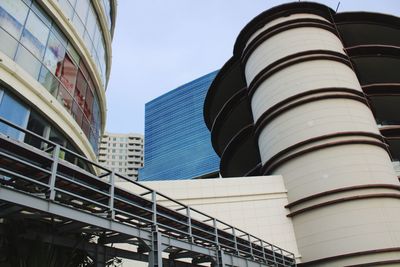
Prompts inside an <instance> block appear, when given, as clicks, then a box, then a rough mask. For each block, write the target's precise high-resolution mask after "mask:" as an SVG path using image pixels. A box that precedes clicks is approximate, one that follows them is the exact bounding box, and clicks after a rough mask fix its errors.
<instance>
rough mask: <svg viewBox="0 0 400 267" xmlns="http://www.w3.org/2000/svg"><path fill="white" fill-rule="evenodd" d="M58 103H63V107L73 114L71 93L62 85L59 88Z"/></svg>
mask: <svg viewBox="0 0 400 267" xmlns="http://www.w3.org/2000/svg"><path fill="white" fill-rule="evenodd" d="M57 100H58V102H60V103H61V105H63V106H64V108H65V109H66V110H68V111H69V112H71V107H72V96H71V95H70V93H69V92H68V91H67V90H66V89H65V88H64V86H62V84H60V87H59V88H58V96H57Z"/></svg>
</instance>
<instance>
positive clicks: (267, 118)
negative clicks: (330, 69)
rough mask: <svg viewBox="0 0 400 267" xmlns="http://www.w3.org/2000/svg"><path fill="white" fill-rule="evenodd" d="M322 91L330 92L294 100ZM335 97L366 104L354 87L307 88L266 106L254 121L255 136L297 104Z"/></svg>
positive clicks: (362, 95)
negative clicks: (307, 89) (268, 106)
mask: <svg viewBox="0 0 400 267" xmlns="http://www.w3.org/2000/svg"><path fill="white" fill-rule="evenodd" d="M322 93H331V94H327V95H319V96H314V97H309V98H306V99H303V100H299V101H297V102H295V101H296V100H298V99H301V98H303V97H306V96H312V95H318V94H322ZM338 93H346V94H338ZM335 98H342V99H343V98H344V99H352V100H356V101H359V102H361V103H363V104H366V105H367V106H368V101H367V99H366V98H365V95H364V93H363V92H362V91H358V90H356V89H350V88H341V87H329V88H319V89H313V90H309V91H306V92H303V93H299V94H296V95H293V96H291V97H288V98H286V99H284V100H282V101H280V102H278V103H276V104H275V105H273V106H272V107H270V108H268V109H267V110H266V111H264V112H263V113H262V114H261V116H260V117H259V118H258V119H257V121H256V122H255V134H256V136H259V134H260V133H261V131H262V129H263V128H264V127H265V126H266V125H268V123H270V122H271V121H272V120H273V119H275V118H276V117H278V116H279V115H281V114H283V113H285V112H287V111H289V110H291V109H293V108H296V107H298V106H301V105H304V104H307V103H311V102H315V101H320V100H326V99H335Z"/></svg>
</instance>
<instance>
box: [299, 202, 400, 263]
mask: <svg viewBox="0 0 400 267" xmlns="http://www.w3.org/2000/svg"><path fill="white" fill-rule="evenodd" d="M398 203H399V201H398V199H390V198H379V199H378V198H375V199H374V198H371V199H366V200H361V201H357V200H356V201H350V202H344V203H341V204H334V205H331V206H329V208H320V209H316V210H313V211H312V212H306V213H303V214H302V215H301V216H295V218H294V219H293V222H294V224H295V229H296V239H297V244H298V246H299V248H300V251H301V253H302V255H303V258H302V260H303V261H304V262H307V261H310V260H316V259H319V258H326V257H330V256H332V255H344V254H347V253H355V252H359V251H370V250H375V249H378V250H379V249H386V248H392V247H398V244H399V242H400V227H399V222H400V206H399V205H398ZM371 254H373V253H371ZM360 261H362V259H358V260H357V262H360ZM353 263H354V262H353ZM329 266H340V265H338V264H335V263H334V262H333V263H331V264H330V265H329ZM342 266H343V265H342Z"/></svg>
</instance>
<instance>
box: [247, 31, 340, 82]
mask: <svg viewBox="0 0 400 267" xmlns="http://www.w3.org/2000/svg"><path fill="white" fill-rule="evenodd" d="M309 50H329V51H334V52H338V53H342V54H344V52H343V46H342V43H341V42H340V40H339V39H338V38H337V36H336V35H335V34H333V33H331V32H329V31H327V30H323V29H320V28H311V27H302V28H295V29H291V30H287V31H284V32H281V33H279V34H276V35H274V36H272V37H271V38H269V39H268V40H267V41H266V42H263V43H262V44H261V45H259V46H258V47H257V48H256V49H255V50H254V51H253V52H252V54H251V56H250V58H249V60H248V61H247V63H246V68H245V74H246V80H247V82H248V83H250V82H251V81H252V80H253V79H254V77H255V76H256V75H257V74H258V73H259V72H260V71H261V70H262V69H264V68H265V67H267V66H268V65H270V64H271V63H273V62H275V61H277V60H279V59H281V58H284V57H286V56H289V55H293V54H296V53H299V52H303V51H309Z"/></svg>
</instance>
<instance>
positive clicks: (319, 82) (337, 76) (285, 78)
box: [251, 60, 362, 121]
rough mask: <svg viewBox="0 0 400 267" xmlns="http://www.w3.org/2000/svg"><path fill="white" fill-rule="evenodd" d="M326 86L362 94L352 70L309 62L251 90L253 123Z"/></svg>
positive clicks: (291, 67)
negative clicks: (285, 103)
mask: <svg viewBox="0 0 400 267" xmlns="http://www.w3.org/2000/svg"><path fill="white" fill-rule="evenodd" d="M330 87H344V88H349V89H354V90H357V91H360V92H361V91H362V89H361V86H360V84H359V82H358V80H357V77H356V75H355V74H354V72H353V71H352V69H351V68H350V67H348V66H347V65H345V64H343V63H340V62H336V61H330V60H313V61H307V62H303V63H299V64H295V65H292V66H290V67H287V68H285V69H283V70H281V71H279V72H277V73H275V74H274V75H272V76H271V77H269V78H268V79H267V80H265V81H264V82H263V83H261V84H260V86H259V87H258V88H257V90H256V91H255V93H254V95H253V97H252V99H251V106H252V110H253V117H254V121H257V119H258V118H259V117H260V116H261V115H262V113H263V112H264V111H266V110H267V109H269V108H271V107H272V106H273V105H275V104H277V103H279V102H281V101H283V100H285V99H287V98H288V97H291V96H294V95H297V94H300V93H304V92H307V91H309V90H314V89H320V88H330Z"/></svg>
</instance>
